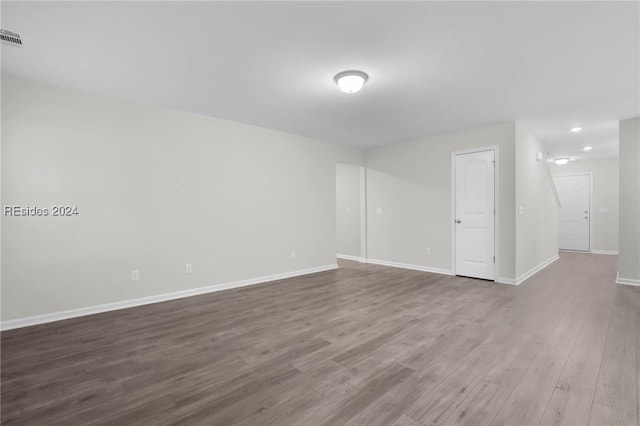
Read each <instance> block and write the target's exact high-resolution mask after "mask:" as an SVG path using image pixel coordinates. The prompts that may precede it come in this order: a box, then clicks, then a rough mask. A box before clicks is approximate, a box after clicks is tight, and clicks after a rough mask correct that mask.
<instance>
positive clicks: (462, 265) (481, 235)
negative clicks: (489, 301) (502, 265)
mask: <svg viewBox="0 0 640 426" xmlns="http://www.w3.org/2000/svg"><path fill="white" fill-rule="evenodd" d="M455 168H456V169H455V179H456V182H455V205H456V211H455V213H456V215H455V217H456V225H455V229H456V232H455V239H456V256H455V265H456V271H455V272H456V275H464V276H468V277H476V278H484V279H489V280H492V279H494V244H495V241H494V229H495V223H494V219H495V206H494V199H495V187H494V185H495V152H494V151H482V152H474V153H469V154H459V155H456V158H455Z"/></svg>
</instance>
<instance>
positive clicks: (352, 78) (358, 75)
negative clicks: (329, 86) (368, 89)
mask: <svg viewBox="0 0 640 426" xmlns="http://www.w3.org/2000/svg"><path fill="white" fill-rule="evenodd" d="M368 79H369V76H368V75H367V73H365V72H362V71H356V70H351V71H342V72H341V73H338V74H336V76H335V77H334V78H333V81H335V82H336V84H337V85H338V87H339V88H340V90H342V91H343V92H344V93H356V92H358V91H360V89H362V86H364V83H366V81H367V80H368Z"/></svg>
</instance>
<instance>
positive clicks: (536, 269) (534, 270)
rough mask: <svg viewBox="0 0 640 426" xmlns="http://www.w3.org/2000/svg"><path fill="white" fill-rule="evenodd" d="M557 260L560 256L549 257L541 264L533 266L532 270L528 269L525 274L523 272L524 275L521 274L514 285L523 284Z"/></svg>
mask: <svg viewBox="0 0 640 426" xmlns="http://www.w3.org/2000/svg"><path fill="white" fill-rule="evenodd" d="M558 259H560V256H558V255H557V254H555V255H553V256H551V257H550V258H549V259H547V260H545V261H543V262H541V263H540V264H538V265H537V266H534V267H533V268H531V269H529V270H528V271H527V272H525V273H524V274H522V275H520V276H519V277H518V278H516V285H520V284H522V283H523V282H525V281H526V280H528V279H529V278H531V277H532V276H533V275H535V274H536V273H538V272H540V271H542V270H543V269H544V268H546V267H547V266H549V265H551V264H552V263H553V262H555V261H556V260H558Z"/></svg>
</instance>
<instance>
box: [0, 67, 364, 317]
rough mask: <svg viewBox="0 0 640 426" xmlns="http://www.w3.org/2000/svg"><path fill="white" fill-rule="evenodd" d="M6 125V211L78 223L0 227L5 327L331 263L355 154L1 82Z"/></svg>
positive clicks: (24, 221) (21, 220)
mask: <svg viewBox="0 0 640 426" xmlns="http://www.w3.org/2000/svg"><path fill="white" fill-rule="evenodd" d="M2 112H3V115H2V142H3V146H2V202H3V205H7V204H16V205H22V206H26V205H29V206H34V205H36V206H39V207H47V208H50V206H52V205H58V204H69V205H77V206H78V210H79V214H78V216H76V217H69V218H60V217H51V216H49V217H41V218H34V217H3V218H2V225H3V234H2V255H3V257H2V320H3V321H6V320H12V319H17V318H22V317H28V316H33V315H40V314H47V313H52V312H57V311H63V310H67V309H75V308H81V307H87V306H92V305H100V304H105V303H110V302H117V301H123V300H128V299H134V298H141V297H147V296H152V295H158V294H163V293H169V292H176V291H181V290H187V289H193V288H197V287H202V286H209V285H214V284H218V283H227V282H231V281H236V280H242V279H248V278H252V277H261V276H266V275H271V274H279V273H285V272H290V271H298V270H304V269H307V268H313V267H321V266H325V265H332V264H335V255H336V237H335V235H336V232H335V231H336V215H335V212H336V194H335V164H336V161H342V162H348V163H353V164H362V161H363V154H362V153H361V151H359V150H355V149H349V148H344V147H340V146H337V145H333V144H329V143H325V142H320V141H317V140H312V139H308V138H304V137H301V136H296V135H291V134H286V133H282V132H277V131H272V130H266V129H261V128H257V127H252V126H248V125H243V124H238V123H233V122H229V121H223V120H218V119H214V118H209V117H204V116H198V115H194V114H189V113H183V112H178V111H173V110H168V109H162V108H157V107H150V106H142V105H136V104H131V103H126V102H121V101H116V100H112V99H107V98H102V97H96V96H91V95H87V94H82V93H80V92H75V91H71V90H65V89H59V88H54V87H49V86H43V85H40V84H34V83H31V82H28V81H25V80H20V79H16V78H14V77H9V76H5V75H3V76H2ZM293 250H295V251H296V253H297V257H296V258H295V259H292V257H291V251H293ZM186 263H192V264H193V273H192V274H189V275H188V274H185V264H186ZM133 269H138V270H140V274H141V279H140V281H138V282H132V280H131V271H132V270H133Z"/></svg>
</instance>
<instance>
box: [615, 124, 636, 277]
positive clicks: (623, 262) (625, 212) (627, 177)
mask: <svg viewBox="0 0 640 426" xmlns="http://www.w3.org/2000/svg"><path fill="white" fill-rule="evenodd" d="M619 134H620V255H619V257H618V276H619V279H620V280H627V281H630V282H632V283H634V284H638V285H640V117H637V118H631V119H628V120H622V121H620V132H619Z"/></svg>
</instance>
